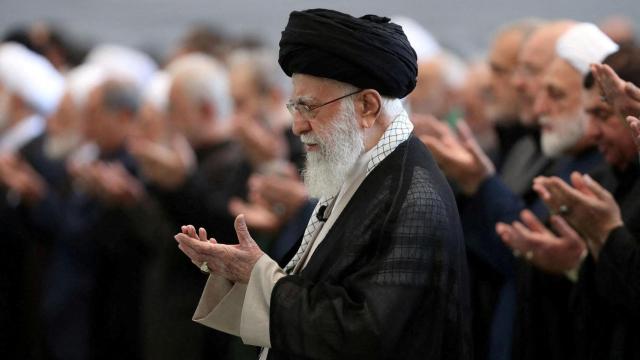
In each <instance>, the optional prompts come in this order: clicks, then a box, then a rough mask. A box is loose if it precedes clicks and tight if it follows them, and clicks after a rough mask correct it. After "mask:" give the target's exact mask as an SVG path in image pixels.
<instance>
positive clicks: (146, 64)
mask: <svg viewBox="0 0 640 360" xmlns="http://www.w3.org/2000/svg"><path fill="white" fill-rule="evenodd" d="M86 62H87V63H89V64H97V65H99V66H102V67H103V68H104V69H105V70H106V72H107V74H108V76H109V77H110V78H116V79H120V80H125V81H132V82H133V83H134V84H135V85H136V86H137V87H138V89H140V90H142V89H144V88H145V87H146V86H147V83H148V82H149V81H150V80H151V77H152V76H153V74H154V73H155V72H156V70H157V66H156V64H155V62H154V61H153V60H152V59H151V57H150V56H149V55H147V54H145V53H143V52H141V51H138V50H136V49H132V48H129V47H126V46H121V45H112V44H106V45H100V46H97V47H95V48H94V49H93V50H91V52H90V53H89V55H88V56H87V61H86Z"/></svg>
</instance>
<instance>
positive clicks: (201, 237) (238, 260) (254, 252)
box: [174, 215, 264, 284]
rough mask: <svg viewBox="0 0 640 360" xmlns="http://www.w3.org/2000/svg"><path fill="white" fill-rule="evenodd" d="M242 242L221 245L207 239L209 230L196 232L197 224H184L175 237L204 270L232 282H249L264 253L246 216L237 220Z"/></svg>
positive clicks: (236, 225) (184, 251)
mask: <svg viewBox="0 0 640 360" xmlns="http://www.w3.org/2000/svg"><path fill="white" fill-rule="evenodd" d="M234 227H235V229H236V234H237V236H238V242H239V243H238V244H235V245H226V244H219V243H218V242H217V241H216V240H215V239H214V238H209V239H207V231H206V230H205V229H204V228H200V229H199V230H198V233H197V234H196V229H195V227H193V225H186V226H182V228H181V232H180V233H178V234H176V235H175V236H174V238H175V239H176V241H177V242H178V248H180V250H182V252H183V253H185V255H187V256H188V257H189V258H190V259H191V262H193V263H194V264H195V265H196V266H197V267H199V268H200V270H202V271H203V272H211V273H213V274H214V275H218V276H221V277H224V278H225V279H227V280H229V281H231V282H239V283H243V284H246V283H248V282H249V278H250V277H251V271H252V270H253V266H254V265H255V264H256V262H258V259H260V257H261V256H262V255H263V254H264V253H263V252H262V250H261V249H260V247H259V246H258V244H256V242H255V241H254V240H253V238H252V237H251V235H250V234H249V230H248V229H247V224H246V223H245V220H244V215H238V217H236V221H235V223H234Z"/></svg>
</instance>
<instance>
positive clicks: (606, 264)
mask: <svg viewBox="0 0 640 360" xmlns="http://www.w3.org/2000/svg"><path fill="white" fill-rule="evenodd" d="M603 185H604V186H605V187H606V188H608V189H611V192H612V194H613V196H614V198H615V200H616V202H617V203H618V205H619V206H620V210H621V214H622V219H623V221H624V224H625V226H624V227H619V228H617V229H615V230H614V231H612V232H611V233H610V234H609V236H608V238H607V241H606V243H605V245H604V246H603V248H602V249H601V251H600V257H599V259H598V262H595V261H594V259H593V258H592V257H591V256H589V257H588V258H587V259H586V261H585V264H584V266H583V267H582V269H581V271H580V278H579V281H578V284H577V285H576V288H575V290H574V294H573V301H572V307H573V309H574V310H575V320H576V321H575V325H576V331H575V332H576V334H577V338H578V339H579V341H578V357H577V358H579V359H594V360H595V359H640V347H638V340H640V280H638V279H640V276H639V275H640V272H639V271H638V270H639V269H640V244H639V243H638V240H639V239H640V202H639V201H638V200H639V199H640V168H639V167H638V164H637V163H636V162H635V161H634V162H633V163H632V164H630V165H629V167H628V168H627V169H626V170H625V171H624V172H616V173H615V178H614V179H611V181H608V182H607V181H605V182H604V183H603Z"/></svg>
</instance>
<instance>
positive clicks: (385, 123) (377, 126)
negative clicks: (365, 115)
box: [364, 114, 393, 152]
mask: <svg viewBox="0 0 640 360" xmlns="http://www.w3.org/2000/svg"><path fill="white" fill-rule="evenodd" d="M392 122H393V119H392V118H391V117H390V116H389V115H386V114H381V115H380V117H379V118H378V119H377V120H376V121H375V123H374V124H373V126H372V127H370V128H368V129H364V151H365V152H367V151H369V150H371V149H373V147H374V146H376V144H378V142H379V141H380V138H382V135H384V132H385V131H386V130H387V128H388V127H389V125H391V123H392Z"/></svg>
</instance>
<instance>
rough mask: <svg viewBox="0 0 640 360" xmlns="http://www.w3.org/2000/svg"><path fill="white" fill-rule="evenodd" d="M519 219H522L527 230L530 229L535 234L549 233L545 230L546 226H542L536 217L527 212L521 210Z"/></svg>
mask: <svg viewBox="0 0 640 360" xmlns="http://www.w3.org/2000/svg"><path fill="white" fill-rule="evenodd" d="M520 219H522V222H523V223H524V224H525V225H527V227H528V228H529V229H531V230H532V231H535V232H548V231H549V230H548V229H547V228H546V226H544V224H542V222H540V220H539V219H538V217H537V216H535V215H534V214H533V213H532V212H531V211H529V210H522V212H521V213H520Z"/></svg>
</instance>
